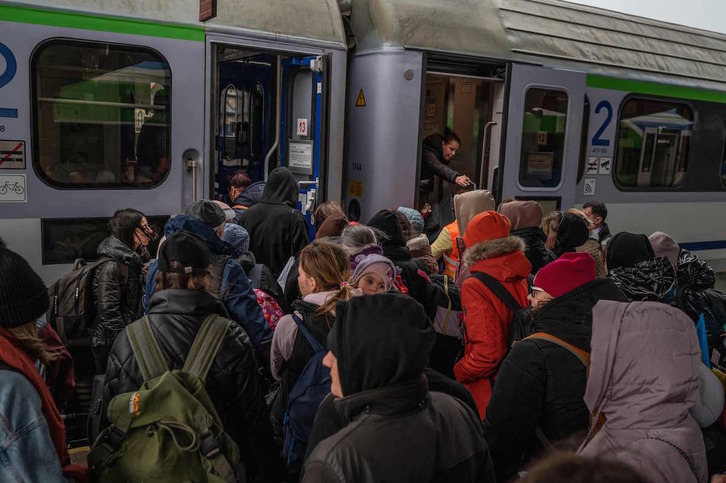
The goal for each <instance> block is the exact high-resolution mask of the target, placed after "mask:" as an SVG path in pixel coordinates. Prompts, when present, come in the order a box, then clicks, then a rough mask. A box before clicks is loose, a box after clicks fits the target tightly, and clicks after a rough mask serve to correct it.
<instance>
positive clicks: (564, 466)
mask: <svg viewBox="0 0 726 483" xmlns="http://www.w3.org/2000/svg"><path fill="white" fill-rule="evenodd" d="M519 481H521V482H522V483H550V482H551V483H556V482H560V481H568V482H570V483H585V482H587V483H605V482H608V483H645V481H646V480H645V478H643V476H642V475H640V474H639V473H638V472H637V471H636V470H635V469H634V468H632V467H630V466H628V465H627V464H625V463H623V462H621V461H617V460H610V459H604V458H588V457H584V456H578V455H577V454H575V453H569V452H559V453H553V454H552V455H550V456H548V457H547V458H545V459H543V460H541V461H539V462H537V463H536V464H535V465H534V466H533V467H532V468H530V469H529V471H527V474H526V475H525V476H524V478H522V479H521V480H519Z"/></svg>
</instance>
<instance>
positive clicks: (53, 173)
mask: <svg viewBox="0 0 726 483" xmlns="http://www.w3.org/2000/svg"><path fill="white" fill-rule="evenodd" d="M32 76H33V80H32V83H33V84H32V85H33V97H32V102H33V112H34V116H33V129H34V131H33V134H34V138H33V147H34V149H33V156H34V157H33V164H34V167H35V170H36V172H37V173H38V175H39V176H40V177H41V178H42V179H43V180H45V181H46V182H47V183H48V184H50V185H51V186H54V187H58V188H96V189H101V188H115V189H118V188H152V187H154V186H156V185H158V184H159V183H161V182H162V181H163V180H164V178H165V177H166V175H167V173H168V172H169V169H170V165H171V159H170V158H171V157H170V147H171V144H170V124H171V115H170V108H169V106H170V105H171V71H170V69H169V65H168V64H167V62H166V61H165V60H164V59H163V58H162V57H161V55H159V54H158V53H157V52H155V51H153V50H151V49H148V48H144V47H139V46H122V45H115V44H108V43H95V42H81V41H72V40H52V41H50V42H47V43H45V44H43V45H41V46H40V47H39V48H38V50H37V51H36V53H35V54H34V56H33V60H32Z"/></svg>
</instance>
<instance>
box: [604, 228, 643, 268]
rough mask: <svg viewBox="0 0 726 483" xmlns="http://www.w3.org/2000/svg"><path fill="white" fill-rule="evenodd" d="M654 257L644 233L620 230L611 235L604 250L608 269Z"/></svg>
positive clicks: (627, 265) (628, 265) (626, 265)
mask: <svg viewBox="0 0 726 483" xmlns="http://www.w3.org/2000/svg"><path fill="white" fill-rule="evenodd" d="M654 258H655V252H654V251H653V245H651V244H650V240H648V237H647V236H645V235H638V234H635V233H628V232H625V231H622V232H620V233H618V234H617V235H615V236H614V237H612V238H611V239H610V241H609V242H608V244H607V249H606V250H605V261H606V263H607V267H608V270H613V269H616V268H620V267H631V266H633V265H635V264H637V263H641V262H645V261H647V260H652V259H654Z"/></svg>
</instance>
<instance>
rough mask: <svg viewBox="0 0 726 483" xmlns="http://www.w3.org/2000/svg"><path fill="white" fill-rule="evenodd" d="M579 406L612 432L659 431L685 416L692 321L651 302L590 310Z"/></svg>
mask: <svg viewBox="0 0 726 483" xmlns="http://www.w3.org/2000/svg"><path fill="white" fill-rule="evenodd" d="M591 346H592V351H591V361H592V362H591V364H590V372H589V376H588V379H587V389H586V390H585V398H584V399H585V404H587V407H588V408H589V409H590V412H591V414H593V420H597V419H598V417H599V413H603V414H604V416H605V418H606V419H607V423H606V424H607V425H608V426H609V427H611V428H612V429H631V428H632V429H665V428H670V427H675V426H677V425H679V424H681V423H682V422H683V420H684V419H685V418H687V417H689V411H690V409H691V408H692V407H693V405H694V403H695V401H696V394H697V392H698V370H699V369H698V365H699V364H700V358H701V350H700V348H699V345H698V338H697V336H696V328H695V326H694V324H693V321H691V319H689V318H688V316H687V315H686V314H685V313H683V312H682V311H681V310H679V309H677V308H675V307H671V306H668V305H665V304H661V303H656V302H633V303H629V304H628V303H622V302H612V301H600V302H598V303H597V305H595V307H594V309H593V323H592V341H591Z"/></svg>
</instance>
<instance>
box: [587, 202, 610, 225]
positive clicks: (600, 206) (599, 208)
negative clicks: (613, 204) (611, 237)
mask: <svg viewBox="0 0 726 483" xmlns="http://www.w3.org/2000/svg"><path fill="white" fill-rule="evenodd" d="M585 208H590V209H591V210H592V212H593V213H594V214H595V215H597V216H599V217H601V218H602V221H603V222H604V221H605V218H607V217H608V209H607V208H606V207H605V203H603V202H602V201H588V202H587V203H585V204H584V205H583V207H582V209H583V210H584V209H585Z"/></svg>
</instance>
